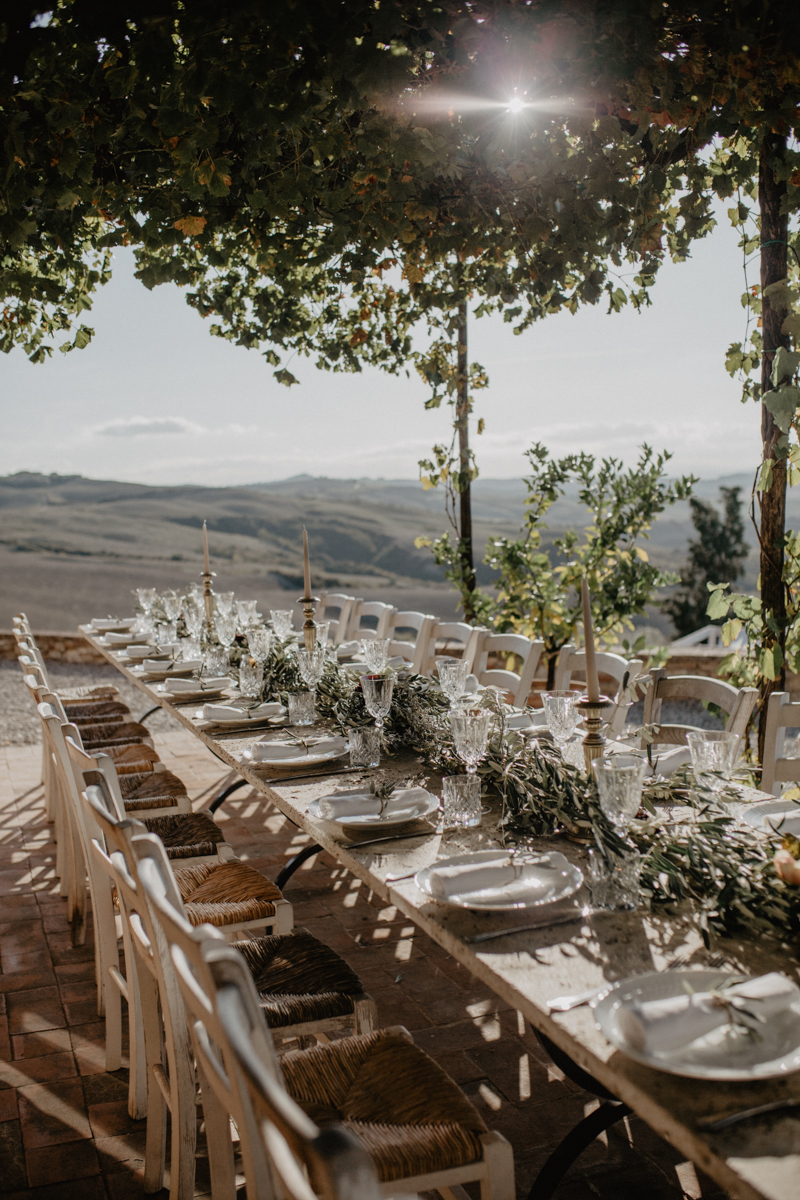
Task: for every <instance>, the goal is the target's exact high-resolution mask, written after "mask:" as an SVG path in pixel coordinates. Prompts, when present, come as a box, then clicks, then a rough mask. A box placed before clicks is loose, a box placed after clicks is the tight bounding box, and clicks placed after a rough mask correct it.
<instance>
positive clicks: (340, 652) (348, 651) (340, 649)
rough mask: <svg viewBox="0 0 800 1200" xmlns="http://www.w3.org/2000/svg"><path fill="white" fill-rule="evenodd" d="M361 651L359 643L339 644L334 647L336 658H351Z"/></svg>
mask: <svg viewBox="0 0 800 1200" xmlns="http://www.w3.org/2000/svg"><path fill="white" fill-rule="evenodd" d="M360 650H361V642H340V643H339V645H338V646H337V647H336V657H337V658H352V656H353V655H354V654H358V653H359V652H360Z"/></svg>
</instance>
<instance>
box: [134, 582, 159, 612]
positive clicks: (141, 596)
mask: <svg viewBox="0 0 800 1200" xmlns="http://www.w3.org/2000/svg"><path fill="white" fill-rule="evenodd" d="M133 594H134V596H136V597H138V600H139V603H140V604H141V606H142V608H143V609H144V615H145V616H146V617H148V618H149V616H150V613H151V612H152V611H153V605H154V604H155V602H156V597H157V596H158V592H157V591H156V589H155V588H134V591H133Z"/></svg>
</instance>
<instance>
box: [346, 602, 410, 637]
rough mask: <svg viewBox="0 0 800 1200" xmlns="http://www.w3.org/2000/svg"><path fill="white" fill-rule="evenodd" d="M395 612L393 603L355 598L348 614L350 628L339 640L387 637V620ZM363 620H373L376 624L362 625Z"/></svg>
mask: <svg viewBox="0 0 800 1200" xmlns="http://www.w3.org/2000/svg"><path fill="white" fill-rule="evenodd" d="M396 612H397V609H396V608H395V607H394V605H393V604H383V603H381V601H380V600H356V602H355V604H354V605H353V609H352V612H351V614H350V628H349V629H348V630H347V633H346V635H345V636H344V637H343V638H342V639H341V640H342V641H346V642H349V641H360V640H361V639H362V638H385V637H388V636H389V621H390V620H391V618H392V616H393V615H394V614H395V613H396ZM365 620H368V621H369V620H374V621H375V622H376V624H375V625H374V626H373V625H364V624H363V622H364V621H365Z"/></svg>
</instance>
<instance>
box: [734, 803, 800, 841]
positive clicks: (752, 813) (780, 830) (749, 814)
mask: <svg viewBox="0 0 800 1200" xmlns="http://www.w3.org/2000/svg"><path fill="white" fill-rule="evenodd" d="M742 820H743V821H744V823H745V824H746V825H752V827H753V829H760V830H761V832H762V833H777V834H778V835H779V836H781V837H782V836H783V834H785V833H791V834H792V835H793V837H799V836H800V804H792V802H791V800H765V801H763V802H762V803H760V804H754V805H753V807H752V808H748V809H747V810H746V811H745V812H743V813H742Z"/></svg>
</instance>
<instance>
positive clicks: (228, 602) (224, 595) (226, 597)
mask: <svg viewBox="0 0 800 1200" xmlns="http://www.w3.org/2000/svg"><path fill="white" fill-rule="evenodd" d="M214 599H215V600H216V602H217V612H218V613H219V615H220V616H221V617H229V616H230V615H231V614H232V612H233V600H234V593H233V592H217V593H216V594H215V596H214Z"/></svg>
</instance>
